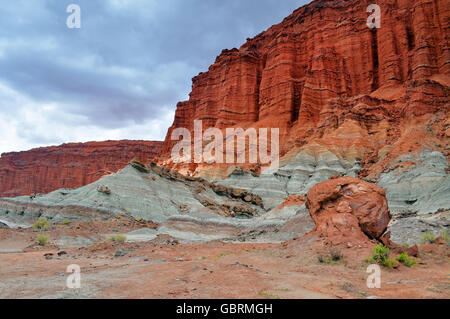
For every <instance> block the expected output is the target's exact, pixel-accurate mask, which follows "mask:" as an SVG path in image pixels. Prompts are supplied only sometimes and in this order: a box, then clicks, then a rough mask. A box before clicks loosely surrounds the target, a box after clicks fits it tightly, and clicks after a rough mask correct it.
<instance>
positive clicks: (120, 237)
mask: <svg viewBox="0 0 450 319" xmlns="http://www.w3.org/2000/svg"><path fill="white" fill-rule="evenodd" d="M106 240H107V241H112V242H115V243H124V242H125V241H126V240H127V237H126V236H124V235H113V236H110V237H108V238H107V239H106Z"/></svg>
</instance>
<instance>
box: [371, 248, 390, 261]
mask: <svg viewBox="0 0 450 319" xmlns="http://www.w3.org/2000/svg"><path fill="white" fill-rule="evenodd" d="M389 254H390V250H389V248H387V247H386V246H384V245H383V244H379V245H378V246H375V247H373V254H372V255H370V256H369V258H368V261H370V262H376V263H377V264H380V265H386V262H387V259H388V258H389Z"/></svg>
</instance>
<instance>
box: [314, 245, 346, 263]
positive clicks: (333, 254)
mask: <svg viewBox="0 0 450 319" xmlns="http://www.w3.org/2000/svg"><path fill="white" fill-rule="evenodd" d="M342 259H344V255H343V254H342V252H341V251H340V250H339V249H332V250H330V251H329V252H328V254H327V255H318V256H317V260H318V261H319V263H321V264H336V263H337V262H339V261H341V260H342Z"/></svg>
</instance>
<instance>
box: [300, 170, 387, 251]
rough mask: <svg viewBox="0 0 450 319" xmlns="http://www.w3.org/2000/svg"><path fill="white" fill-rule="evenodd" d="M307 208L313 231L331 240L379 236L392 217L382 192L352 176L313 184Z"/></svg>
mask: <svg viewBox="0 0 450 319" xmlns="http://www.w3.org/2000/svg"><path fill="white" fill-rule="evenodd" d="M306 207H308V209H309V213H310V215H311V218H312V219H313V220H314V222H315V224H316V228H315V230H316V231H317V232H319V233H320V234H321V235H323V236H324V237H327V238H329V239H330V240H331V241H332V242H334V243H337V242H360V241H365V240H367V236H368V237H369V238H371V239H380V238H381V236H382V235H383V234H384V232H385V231H386V229H387V228H388V225H389V222H390V220H391V216H390V213H389V208H388V202H387V200H386V193H385V191H384V190H383V189H382V188H381V187H379V186H377V185H375V184H371V183H368V182H365V181H362V180H359V179H357V178H353V177H342V178H336V179H330V180H328V181H325V182H322V183H319V184H317V185H315V186H314V187H313V188H312V189H311V190H310V191H309V192H308V195H307V200H306Z"/></svg>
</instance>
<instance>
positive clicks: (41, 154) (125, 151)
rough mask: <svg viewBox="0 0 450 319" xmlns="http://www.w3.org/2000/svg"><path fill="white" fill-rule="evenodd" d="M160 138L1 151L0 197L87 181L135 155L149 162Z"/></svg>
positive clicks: (119, 167)
mask: <svg viewBox="0 0 450 319" xmlns="http://www.w3.org/2000/svg"><path fill="white" fill-rule="evenodd" d="M160 148H161V142H149V141H126V140H125V141H107V142H89V143H71V144H63V145H60V146H52V147H43V148H37V149H33V150H30V151H26V152H16V153H5V154H2V155H1V157H0V197H13V196H20V195H31V194H35V193H48V192H51V191H54V190H56V189H59V188H74V187H80V186H83V185H87V184H90V183H92V182H94V181H96V180H98V179H99V178H101V177H102V176H104V175H106V174H110V173H112V172H117V171H118V170H119V169H122V168H123V167H124V166H125V165H126V164H127V163H128V162H129V161H130V160H132V159H133V158H137V159H139V160H141V161H143V162H147V163H149V162H150V161H151V160H152V159H153V158H154V157H155V156H157V155H158V154H159V152H160Z"/></svg>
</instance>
